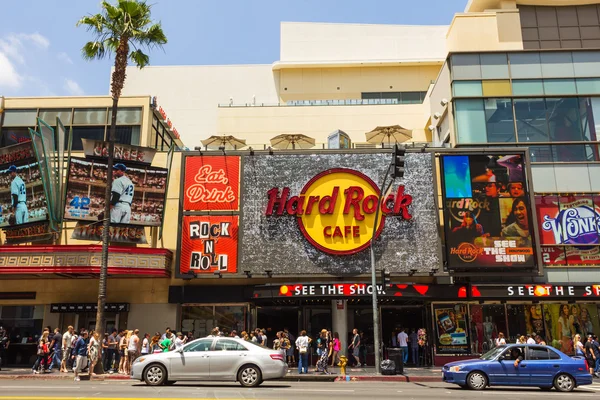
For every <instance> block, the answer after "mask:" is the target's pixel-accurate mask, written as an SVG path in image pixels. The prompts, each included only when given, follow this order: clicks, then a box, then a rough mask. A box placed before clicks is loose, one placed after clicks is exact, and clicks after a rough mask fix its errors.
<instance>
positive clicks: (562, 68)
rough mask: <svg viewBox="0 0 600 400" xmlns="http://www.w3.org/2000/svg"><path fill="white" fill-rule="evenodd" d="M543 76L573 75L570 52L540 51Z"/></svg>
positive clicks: (564, 76) (569, 76)
mask: <svg viewBox="0 0 600 400" xmlns="http://www.w3.org/2000/svg"><path fill="white" fill-rule="evenodd" d="M541 62H542V77H543V78H572V77H575V71H574V69H573V57H572V56H571V52H569V51H564V52H560V53H558V52H557V53H550V52H548V53H541Z"/></svg>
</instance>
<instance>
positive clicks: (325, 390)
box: [271, 387, 354, 392]
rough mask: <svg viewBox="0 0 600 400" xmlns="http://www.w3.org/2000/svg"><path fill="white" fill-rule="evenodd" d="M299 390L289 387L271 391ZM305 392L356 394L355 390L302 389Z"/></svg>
mask: <svg viewBox="0 0 600 400" xmlns="http://www.w3.org/2000/svg"><path fill="white" fill-rule="evenodd" d="M294 389H297V388H293V387H289V388H281V389H279V388H277V389H271V390H285V391H290V390H294ZM302 391H303V392H354V390H352V389H306V388H302Z"/></svg>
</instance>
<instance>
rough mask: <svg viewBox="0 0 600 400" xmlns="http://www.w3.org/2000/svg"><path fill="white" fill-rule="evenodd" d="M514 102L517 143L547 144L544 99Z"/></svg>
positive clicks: (516, 100) (517, 100)
mask: <svg viewBox="0 0 600 400" xmlns="http://www.w3.org/2000/svg"><path fill="white" fill-rule="evenodd" d="M514 101H515V117H516V119H517V136H518V138H519V142H548V141H549V136H548V123H547V122H546V102H545V101H544V99H515V100H514Z"/></svg>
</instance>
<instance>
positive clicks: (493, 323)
mask: <svg viewBox="0 0 600 400" xmlns="http://www.w3.org/2000/svg"><path fill="white" fill-rule="evenodd" d="M470 312H471V348H472V350H471V351H472V352H473V353H481V354H483V353H486V352H487V351H489V350H490V349H492V348H493V347H495V343H496V339H497V338H498V334H499V333H503V334H504V335H505V336H506V335H507V329H506V310H505V308H504V305H503V304H489V305H476V304H473V305H471V307H470Z"/></svg>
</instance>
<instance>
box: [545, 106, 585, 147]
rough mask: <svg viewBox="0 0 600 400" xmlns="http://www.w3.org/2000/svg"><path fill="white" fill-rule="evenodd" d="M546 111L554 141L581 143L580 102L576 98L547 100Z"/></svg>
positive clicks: (551, 136)
mask: <svg viewBox="0 0 600 400" xmlns="http://www.w3.org/2000/svg"><path fill="white" fill-rule="evenodd" d="M546 110H547V118H548V126H549V133H550V138H551V140H552V141H557V142H565V141H581V140H583V136H582V134H581V121H580V114H579V100H578V99H577V98H575V97H568V98H547V99H546Z"/></svg>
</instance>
